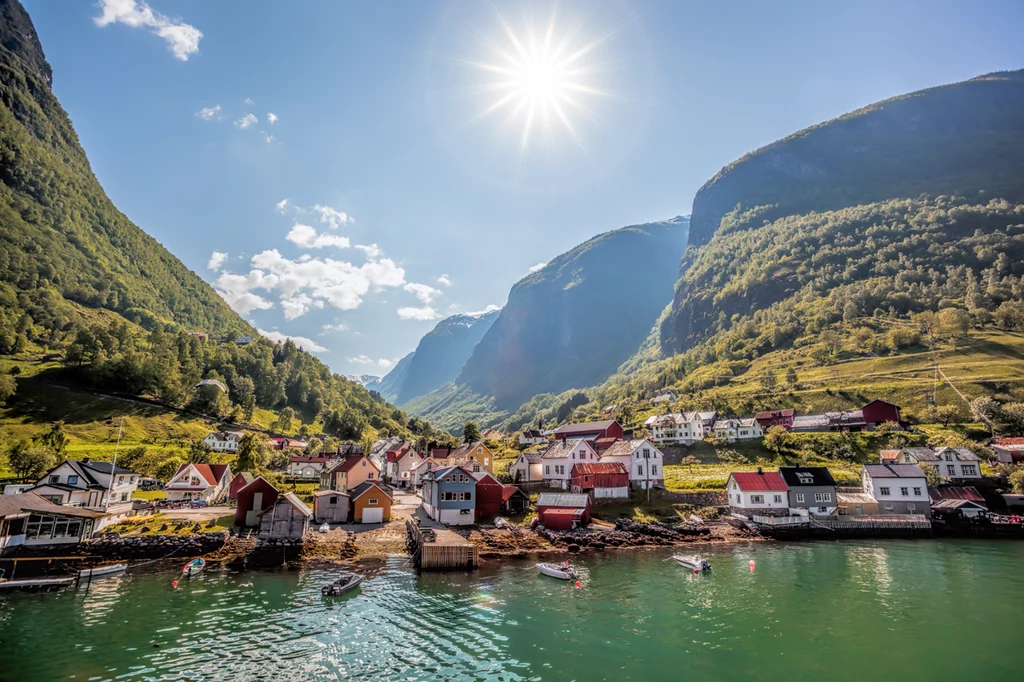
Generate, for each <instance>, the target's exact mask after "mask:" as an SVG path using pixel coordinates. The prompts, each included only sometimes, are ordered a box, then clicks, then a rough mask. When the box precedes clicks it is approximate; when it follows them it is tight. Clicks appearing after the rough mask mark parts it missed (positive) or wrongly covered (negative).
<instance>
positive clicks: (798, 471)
mask: <svg viewBox="0 0 1024 682" xmlns="http://www.w3.org/2000/svg"><path fill="white" fill-rule="evenodd" d="M779 474H780V475H781V476H782V479H783V480H784V481H785V482H786V485H788V486H789V487H790V488H796V487H800V486H822V485H824V486H834V485H835V484H836V479H834V478H832V472H831V471H829V470H828V469H827V468H826V467H779Z"/></svg>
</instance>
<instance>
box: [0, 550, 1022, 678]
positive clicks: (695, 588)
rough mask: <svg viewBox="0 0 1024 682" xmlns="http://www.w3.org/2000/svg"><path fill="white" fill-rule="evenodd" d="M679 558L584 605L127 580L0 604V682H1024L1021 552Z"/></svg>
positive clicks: (545, 599) (393, 579) (286, 575)
mask: <svg viewBox="0 0 1024 682" xmlns="http://www.w3.org/2000/svg"><path fill="white" fill-rule="evenodd" d="M670 554H671V552H670V551H663V550H657V551H628V552H616V553H611V552H609V553H605V554H596V555H592V556H588V557H586V558H581V559H580V560H579V562H578V563H579V565H580V566H581V568H582V578H581V583H582V586H581V587H580V588H579V589H576V588H574V587H573V586H572V585H570V584H567V583H562V582H560V581H556V580H553V579H550V578H544V577H540V576H538V575H537V573H536V572H535V571H534V570H533V564H532V562H525V561H517V562H503V563H501V564H497V563H496V564H493V565H491V566H489V567H485V568H484V569H483V570H480V571H478V572H476V573H472V574H424V575H422V576H416V574H415V573H414V572H412V571H411V570H410V569H409V568H408V566H407V564H406V562H405V561H404V560H403V559H400V558H395V559H392V560H388V561H386V562H381V563H376V564H370V565H361V566H360V571H361V572H363V573H364V575H366V578H367V579H366V580H365V581H364V583H363V586H362V588H361V592H359V593H357V594H355V595H352V596H350V597H345V598H341V599H335V600H325V599H322V598H321V597H320V593H319V588H320V586H321V585H322V584H324V583H325V582H327V581H329V579H330V577H331V571H327V570H323V569H308V570H298V571H284V570H282V571H272V572H249V573H230V572H227V571H217V570H211V571H210V572H209V573H206V574H204V575H202V576H200V577H198V578H195V579H193V580H191V581H190V582H183V584H182V585H181V586H179V587H178V588H177V589H174V588H173V587H172V586H171V581H172V580H173V579H174V577H175V575H174V574H173V573H171V572H168V571H149V572H142V573H129V574H127V575H123V576H120V577H115V578H111V579H107V580H104V581H100V582H96V583H94V584H93V585H92V586H91V587H90V588H89V589H83V590H78V591H70V590H69V591H66V592H63V593H59V594H37V595H26V594H21V595H13V596H8V597H5V598H4V600H3V601H0V680H4V681H5V682H6V681H15V680H17V681H18V682H34V681H37V680H40V681H41V680H45V681H47V682H49V681H52V680H115V679H117V680H342V679H345V680H348V679H367V680H509V681H513V680H559V681H567V680H579V681H588V680H644V681H652V682H653V681H656V680H680V679H686V680H688V681H700V680H722V679H743V680H772V681H777V680H779V679H787V678H790V679H823V680H857V681H858V682H862V680H863V679H864V678H865V676H871V677H873V678H875V679H949V680H952V679H980V678H982V677H983V676H984V677H989V676H992V678H993V679H1018V678H1019V674H1020V663H1021V661H1022V660H1024V659H1022V657H1021V648H1020V634H1019V633H1020V630H1019V627H1020V622H1021V620H1020V618H1021V614H1022V613H1024V584H1022V582H1021V579H1020V571H1021V567H1022V566H1024V544H1021V543H1010V542H1005V543H996V542H980V541H979V542H958V541H942V542H940V541H918V542H903V541H888V542H846V543H807V544H767V543H752V544H740V545H731V546H727V547H717V548H714V549H713V550H710V551H708V552H707V554H706V556H707V557H708V558H709V559H710V560H711V561H712V563H713V564H714V571H713V573H711V574H710V575H701V576H695V575H693V574H691V573H688V572H687V571H686V570H684V569H682V568H680V567H678V566H676V565H675V564H674V562H671V561H669V560H667V559H668V557H669V555H670ZM751 559H753V560H754V561H755V562H756V568H755V569H754V570H753V571H751V570H750V569H749V568H748V562H749V561H750V560H751ZM250 585H251V586H250ZM154 642H158V643H159V645H160V646H159V648H156V647H154V646H153V643H154Z"/></svg>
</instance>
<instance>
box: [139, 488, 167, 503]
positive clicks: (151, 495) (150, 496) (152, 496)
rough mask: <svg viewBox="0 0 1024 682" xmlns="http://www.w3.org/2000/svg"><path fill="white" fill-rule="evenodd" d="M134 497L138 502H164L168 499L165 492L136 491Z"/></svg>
mask: <svg viewBox="0 0 1024 682" xmlns="http://www.w3.org/2000/svg"><path fill="white" fill-rule="evenodd" d="M132 497H133V498H134V499H136V500H150V501H153V500H162V499H165V498H166V497H167V493H166V492H164V491H163V490H136V491H135V492H134V493H133V494H132Z"/></svg>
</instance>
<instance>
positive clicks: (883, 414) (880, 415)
mask: <svg viewBox="0 0 1024 682" xmlns="http://www.w3.org/2000/svg"><path fill="white" fill-rule="evenodd" d="M861 412H863V413H864V424H865V426H866V427H867V428H869V429H873V428H875V427H876V426H878V425H880V424H884V423H885V422H892V423H894V424H902V423H903V419H902V417H901V416H900V408H899V406H897V405H893V404H892V403H887V402H885V401H884V400H872V401H871V402H870V403H868V404H867V405H865V406H864V407H862V408H861Z"/></svg>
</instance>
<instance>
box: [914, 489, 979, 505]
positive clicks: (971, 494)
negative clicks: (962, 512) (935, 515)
mask: <svg viewBox="0 0 1024 682" xmlns="http://www.w3.org/2000/svg"><path fill="white" fill-rule="evenodd" d="M928 496H929V497H931V498H932V501H933V502H937V501H939V500H969V501H971V502H981V503H984V502H985V498H984V497H982V495H981V493H979V492H978V489H977V488H975V487H974V486H971V485H943V486H939V487H938V488H928Z"/></svg>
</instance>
